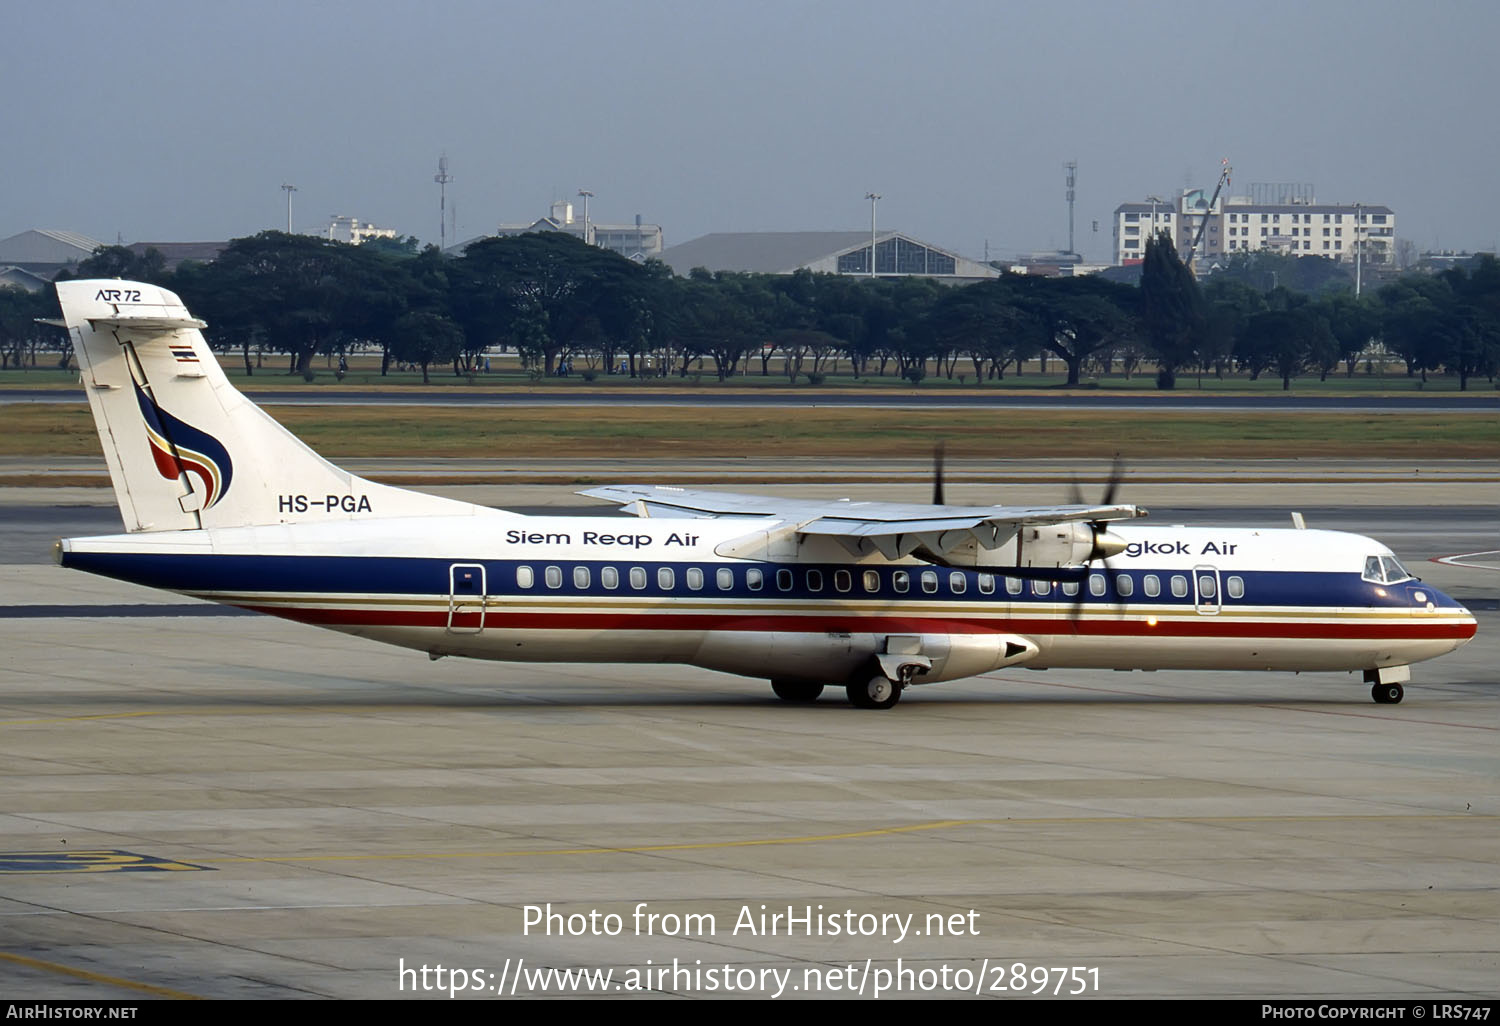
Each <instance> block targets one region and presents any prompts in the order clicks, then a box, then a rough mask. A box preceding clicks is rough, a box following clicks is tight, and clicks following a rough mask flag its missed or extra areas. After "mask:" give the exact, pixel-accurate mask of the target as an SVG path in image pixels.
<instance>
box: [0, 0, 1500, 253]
mask: <svg viewBox="0 0 1500 1026" xmlns="http://www.w3.org/2000/svg"><path fill="white" fill-rule="evenodd" d="M1497 40H1500V3H1496V2H1495V0H1472V2H1471V0H1438V2H1429V3H1413V2H1409V0H1403V2H1391V0H1364V2H1344V0H1323V2H1320V0H1303V2H1296V3H1280V2H1263V0H1236V2H1234V3H1219V2H1214V0H1197V2H1183V3H1176V2H1170V3H1169V2H1155V3H1144V2H1105V0H1075V2H1071V3H1069V2H1036V0H1028V2H1024V3H1022V2H1012V0H987V2H986V0H903V2H891V0H863V2H843V0H802V2H791V0H754V2H750V0H734V2H729V0H637V2H630V0H618V2H606V0H546V2H529V0H528V2H520V0H511V2H506V0H426V2H421V3H417V2H405V0H365V2H358V3H354V2H348V3H316V2H308V0H302V2H297V3H278V2H261V0H241V2H238V3H226V2H218V0H191V2H168V0H131V2H127V3H120V2H108V3H106V2H80V0H47V2H23V0H14V2H8V3H6V4H5V6H4V11H3V18H0V82H3V84H4V86H5V89H4V93H3V95H4V96H5V102H4V104H3V105H0V141H3V151H0V152H3V153H4V168H5V188H4V190H3V195H0V237H4V236H7V235H10V234H13V233H15V232H19V231H24V230H25V229H27V228H34V227H40V228H65V229H70V230H73V231H79V232H83V233H85V234H88V235H91V236H93V237H95V238H98V239H100V240H102V241H105V242H113V241H114V240H115V238H116V236H117V234H118V235H119V236H121V237H123V238H124V240H125V241H126V242H133V241H190V240H221V239H226V238H231V237H234V236H239V235H248V234H253V233H254V232H256V231H259V230H261V229H263V228H272V227H282V226H284V224H285V217H286V211H285V196H284V194H283V192H282V191H281V188H280V186H281V184H282V183H283V182H290V183H292V184H294V185H296V186H297V188H298V190H299V191H298V192H297V193H296V194H295V195H294V197H293V225H294V227H296V228H297V229H298V230H313V229H316V228H317V227H318V226H320V225H322V224H325V223H326V222H327V219H328V215H330V214H333V213H340V214H352V215H356V216H358V217H360V218H362V219H365V220H370V221H374V222H375V223H377V224H379V225H382V226H386V227H392V228H395V229H397V230H398V231H400V232H401V233H402V234H412V235H416V236H418V237H420V238H421V239H423V241H433V242H435V241H437V237H438V186H437V185H436V184H435V183H434V182H433V175H434V174H435V173H436V171H437V160H438V156H439V154H440V153H442V152H444V151H446V153H447V154H448V159H449V163H450V172H451V173H452V174H453V176H454V178H455V181H454V182H453V184H452V185H450V186H449V192H448V195H449V200H450V202H453V203H455V204H456V206H457V215H458V236H459V238H465V239H466V238H469V237H472V236H474V235H478V234H481V233H483V232H485V231H488V230H491V229H492V228H493V226H494V225H495V224H496V223H499V222H502V221H504V222H513V221H527V220H531V219H533V218H535V217H539V216H542V215H543V214H545V213H546V212H547V209H548V206H549V204H550V203H551V201H552V200H553V199H554V198H560V197H573V196H575V195H576V193H577V191H578V190H579V189H581V188H586V189H589V190H591V191H592V192H593V193H594V194H595V198H594V199H593V200H592V201H591V207H590V215H591V217H592V218H593V219H594V220H595V221H630V220H632V219H633V218H634V216H635V215H636V214H640V215H642V217H643V218H644V219H645V220H646V221H648V222H656V223H660V224H661V225H662V226H663V228H664V230H665V233H666V241H667V244H668V245H669V246H670V245H673V244H675V243H679V242H686V241H688V240H689V239H693V238H696V237H697V236H699V235H702V234H705V233H708V232H715V231H770V230H783V231H784V230H799V229H860V228H868V226H869V220H870V205H869V202H868V201H867V200H865V199H864V196H865V194H866V193H867V192H870V191H874V192H878V193H881V194H883V197H884V198H883V199H882V200H881V201H880V204H879V222H880V224H881V225H882V226H883V227H891V228H899V229H901V230H903V231H906V232H909V233H911V234H913V235H915V236H917V237H919V238H923V239H926V240H928V241H931V242H933V243H936V244H938V245H941V246H945V247H948V248H951V249H954V250H957V251H958V252H960V253H962V254H964V255H967V256H971V257H980V256H982V255H983V252H984V246H985V242H986V240H988V242H989V245H990V249H991V253H992V255H1007V256H1008V255H1012V254H1015V253H1018V252H1028V251H1033V250H1044V249H1050V248H1058V247H1063V246H1066V244H1067V238H1068V236H1067V232H1068V221H1067V207H1066V205H1065V203H1064V189H1065V185H1064V181H1063V177H1064V171H1063V164H1064V163H1065V162H1066V161H1069V160H1076V161H1077V162H1078V186H1077V189H1078V203H1077V208H1076V210H1077V213H1076V218H1077V221H1076V223H1077V230H1078V234H1077V240H1078V243H1077V245H1078V248H1079V249H1080V250H1081V251H1082V252H1083V253H1084V254H1085V255H1086V256H1088V257H1091V258H1094V259H1106V258H1107V256H1108V253H1109V249H1110V245H1111V240H1110V234H1109V233H1110V222H1109V217H1110V212H1111V211H1112V210H1113V209H1114V207H1115V206H1116V205H1117V204H1119V203H1120V202H1123V201H1126V200H1140V199H1143V198H1144V197H1145V196H1147V195H1148V194H1151V193H1158V194H1160V195H1163V196H1165V195H1169V194H1170V193H1173V192H1176V191H1177V190H1180V189H1181V188H1182V187H1183V186H1184V185H1187V184H1192V185H1195V186H1202V187H1204V188H1207V189H1212V187H1213V184H1214V182H1215V180H1216V177H1217V174H1218V168H1219V161H1220V158H1222V157H1228V158H1229V160H1230V162H1231V163H1232V164H1233V166H1234V186H1235V191H1239V190H1240V189H1241V188H1242V187H1244V186H1247V185H1248V184H1249V183H1252V182H1310V183H1314V184H1315V185H1316V187H1317V196H1318V199H1319V200H1320V201H1322V202H1351V203H1352V202H1354V201H1356V200H1357V201H1361V202H1365V203H1384V204H1387V205H1389V206H1391V207H1392V208H1394V209H1395V211H1396V214H1397V234H1398V235H1399V236H1401V237H1403V238H1408V239H1411V240H1412V241H1414V242H1415V243H1416V244H1417V246H1418V247H1419V248H1421V249H1428V248H1433V247H1439V246H1440V247H1443V248H1461V249H1479V248H1483V249H1493V248H1494V247H1495V246H1496V240H1497V237H1500V188H1497V185H1496V181H1495V177H1496V175H1497V172H1500V131H1497V127H1500V125H1497V121H1500V118H1497V115H1496V112H1495V103H1496V93H1497V89H1496V78H1495V70H1494V69H1495V55H1494V54H1495V47H1496V44H1497ZM580 202H581V201H580ZM1095 220H1098V221H1099V227H1100V231H1099V233H1098V234H1097V235H1095V234H1093V233H1092V232H1091V231H1090V229H1091V225H1092V222H1093V221H1095ZM451 241H452V239H451V238H450V242H451Z"/></svg>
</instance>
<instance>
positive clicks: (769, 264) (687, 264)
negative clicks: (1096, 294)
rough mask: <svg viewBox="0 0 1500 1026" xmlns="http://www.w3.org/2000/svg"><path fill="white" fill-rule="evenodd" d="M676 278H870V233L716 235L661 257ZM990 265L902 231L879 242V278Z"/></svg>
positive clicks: (963, 273) (967, 272)
mask: <svg viewBox="0 0 1500 1026" xmlns="http://www.w3.org/2000/svg"><path fill="white" fill-rule="evenodd" d="M662 260H664V261H665V262H666V263H667V265H668V266H669V267H671V268H672V270H673V271H674V272H675V273H677V274H683V275H685V274H687V273H688V272H690V271H691V270H692V269H693V268H695V267H703V268H706V269H708V270H710V271H754V272H758V273H761V274H791V273H792V272H794V271H798V270H804V269H805V270H809V271H815V272H825V273H828V274H848V275H856V276H868V275H869V274H870V233H869V232H716V233H714V234H712V235H704V236H702V237H700V238H697V239H693V240H692V241H691V242H684V243H682V244H681V245H678V246H673V247H671V248H670V249H668V250H666V251H665V252H664V253H662ZM1000 273H1001V272H1000V271H998V270H996V269H995V268H993V267H991V266H989V265H988V264H982V263H979V262H978V261H976V260H969V259H967V258H966V257H961V256H959V255H958V254H956V253H951V252H949V251H948V250H945V249H940V248H939V247H937V246H933V245H930V244H928V243H925V242H921V241H920V240H918V239H914V238H912V237H911V236H909V235H904V234H902V233H901V232H884V233H880V234H878V235H877V237H876V240H875V274H876V275H877V276H881V277H889V276H896V275H915V276H920V277H924V278H937V279H940V280H946V281H953V282H969V281H979V280H981V279H984V278H997V277H999V276H1000Z"/></svg>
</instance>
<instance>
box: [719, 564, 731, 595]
mask: <svg viewBox="0 0 1500 1026" xmlns="http://www.w3.org/2000/svg"><path fill="white" fill-rule="evenodd" d="M714 580H715V581H717V582H718V585H719V590H720V591H729V590H731V589H732V588H733V587H734V571H733V570H731V569H729V567H727V566H725V567H720V568H719V569H718V571H717V572H716V573H715V574H714Z"/></svg>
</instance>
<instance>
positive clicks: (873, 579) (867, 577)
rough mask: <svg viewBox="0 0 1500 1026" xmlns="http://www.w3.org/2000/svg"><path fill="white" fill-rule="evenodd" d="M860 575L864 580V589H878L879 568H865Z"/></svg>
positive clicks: (871, 590)
mask: <svg viewBox="0 0 1500 1026" xmlns="http://www.w3.org/2000/svg"><path fill="white" fill-rule="evenodd" d="M862 576H863V577H864V581H865V591H868V592H876V591H879V590H880V571H879V570H866V571H865V572H864V574H863V575H862Z"/></svg>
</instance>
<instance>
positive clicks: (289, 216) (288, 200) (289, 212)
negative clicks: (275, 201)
mask: <svg viewBox="0 0 1500 1026" xmlns="http://www.w3.org/2000/svg"><path fill="white" fill-rule="evenodd" d="M281 191H282V192H284V193H286V233H287V234H288V235H290V234H292V193H294V192H296V191H297V187H296V186H295V185H287V184H286V183H285V182H282V183H281Z"/></svg>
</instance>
